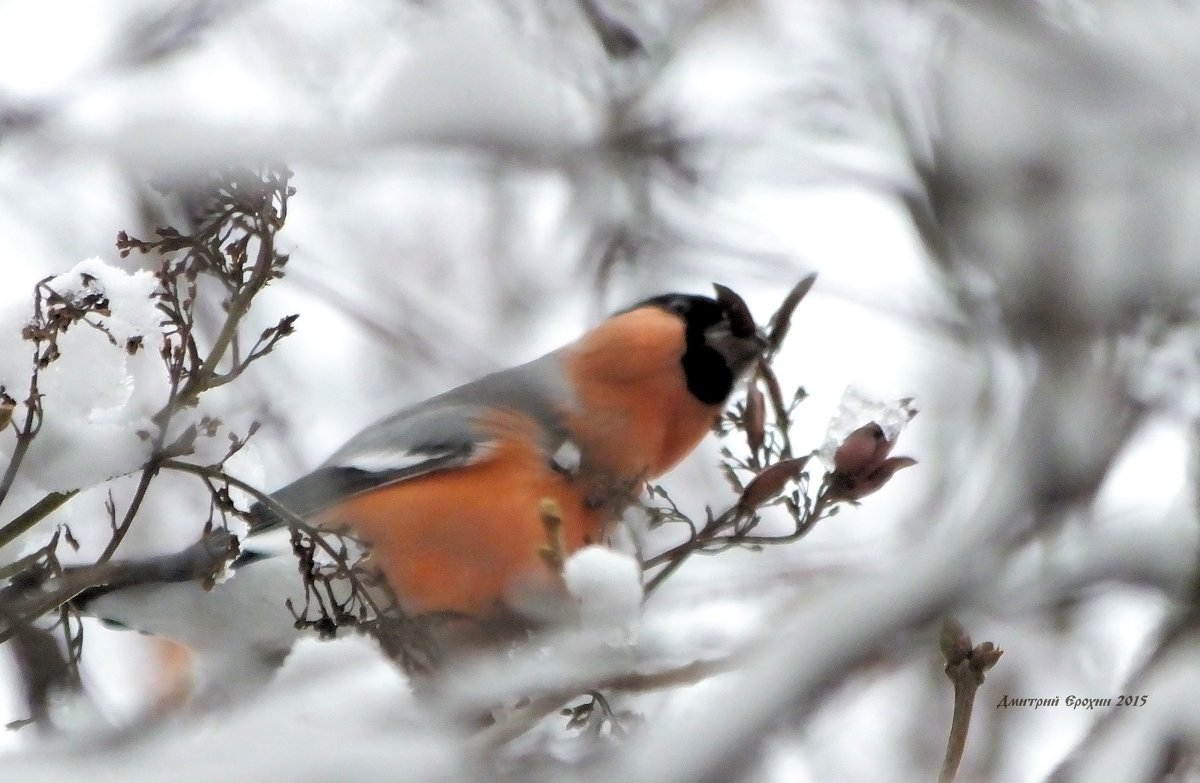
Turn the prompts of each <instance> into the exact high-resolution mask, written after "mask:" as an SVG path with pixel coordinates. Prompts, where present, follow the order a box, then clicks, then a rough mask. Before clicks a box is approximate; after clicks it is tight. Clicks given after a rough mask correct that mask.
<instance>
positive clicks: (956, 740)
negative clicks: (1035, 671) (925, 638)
mask: <svg viewBox="0 0 1200 783" xmlns="http://www.w3.org/2000/svg"><path fill="white" fill-rule="evenodd" d="M939 641H940V646H941V649H942V656H943V657H944V658H945V660H946V676H947V677H949V678H950V682H952V683H954V714H953V716H952V717H951V719H950V736H949V738H948V739H947V741H946V757H945V759H944V760H943V761H942V771H941V773H940V774H939V775H938V783H951V781H953V780H954V778H955V776H956V775H957V774H958V765H959V763H960V762H961V761H962V757H963V751H964V750H965V749H966V746H967V732H968V730H969V729H970V728H971V713H972V711H973V710H974V707H975V692H976V691H978V690H979V686H980V685H983V675H984V672H986V671H988V670H989V669H991V668H992V667H993V666H995V665H996V661H998V660H1000V656H1001V655H1003V654H1004V651H1003V650H1001V649H999V648H998V647H996V646H995V645H994V644H992V643H991V642H983V643H981V644H980V645H979V646H977V647H971V637H970V636H968V635H967V632H966V629H964V628H963V627H962V624H961V623H959V622H958V621H957V620H955V619H953V618H946V620H944V621H943V622H942V629H941V635H940V640H939Z"/></svg>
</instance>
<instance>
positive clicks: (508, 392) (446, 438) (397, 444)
mask: <svg viewBox="0 0 1200 783" xmlns="http://www.w3.org/2000/svg"><path fill="white" fill-rule="evenodd" d="M557 361H558V358H557V356H556V354H549V355H547V356H543V357H542V358H540V359H537V360H535V361H533V362H530V363H528V364H525V365H521V366H520V367H514V368H512V369H510V370H505V371H503V372H499V373H495V374H494V375H489V376H487V377H485V378H481V379H480V380H478V381H474V382H472V383H469V384H466V385H464V386H460V387H458V388H456V389H452V390H451V391H448V392H446V393H445V394H442V395H439V396H437V397H434V398H432V399H430V400H427V401H425V402H423V403H420V404H418V405H416V406H414V407H412V408H408V409H405V410H403V411H400V412H399V413H396V414H394V415H392V416H389V417H388V418H386V419H383V420H382V421H379V422H376V423H375V424H373V425H371V426H370V427H368V428H367V429H365V430H363V431H362V432H360V433H359V434H358V435H356V436H354V437H353V438H351V439H350V440H349V441H348V442H347V443H346V444H345V445H344V446H342V447H341V448H340V449H338V450H337V452H335V453H334V454H333V456H331V457H330V458H329V459H328V460H326V461H325V463H324V464H323V465H321V467H319V468H317V469H316V470H315V471H313V472H312V473H310V474H308V475H307V476H304V477H303V478H300V479H298V480H297V481H294V482H292V483H291V484H289V485H287V486H286V487H284V488H282V489H280V490H278V491H277V492H275V493H273V494H272V498H273V499H274V500H276V501H277V502H278V503H279V504H281V505H282V506H284V507H285V508H287V509H288V510H289V511H291V512H293V513H295V514H296V515H297V516H300V517H307V516H309V515H312V514H316V513H319V512H321V511H323V510H324V509H326V508H328V507H330V506H331V505H333V504H335V503H336V502H337V501H339V500H342V499H344V498H346V497H349V496H351V495H356V494H359V493H361V492H366V491H368V490H371V489H376V488H378V487H381V486H385V485H387V484H393V483H395V482H398V481H404V480H406V479H411V478H415V477H417V476H423V475H426V474H428V473H433V472H435V471H441V470H450V469H453V468H459V467H463V466H466V465H470V464H473V463H475V462H478V461H479V460H481V459H483V458H485V457H486V456H487V455H488V454H489V453H490V452H491V450H492V447H493V445H494V444H493V441H492V437H491V435H489V434H488V433H487V432H486V431H485V429H484V427H483V418H484V416H485V415H486V414H487V412H488V411H489V410H494V409H496V408H497V407H501V408H508V409H512V410H516V411H519V412H522V413H526V414H528V415H529V416H531V417H532V418H534V419H535V420H536V421H537V422H538V424H539V425H540V430H541V431H542V432H543V433H544V438H545V440H544V442H543V443H542V444H541V445H542V448H543V449H544V450H545V453H546V455H547V460H548V461H551V462H554V461H556V460H557V459H559V457H557V456H556V455H560V454H562V453H563V452H564V451H569V450H570V449H569V448H566V449H564V446H566V447H570V446H571V444H570V443H569V441H568V439H567V435H566V431H565V429H564V427H563V425H562V422H561V419H560V415H561V412H562V411H563V410H565V409H566V408H567V406H569V404H570V399H569V397H568V396H567V393H566V391H565V386H564V384H563V383H561V382H560V381H559V380H558V376H557V374H556V373H555V372H554V370H555V369H556V368H557ZM251 514H252V518H253V521H252V523H251V532H252V533H257V532H259V531H262V530H267V529H270V528H273V527H277V526H279V525H280V524H282V523H283V522H284V520H283V519H282V518H280V516H279V515H278V514H277V513H276V512H274V511H272V510H271V509H270V508H268V507H267V506H266V505H264V504H261V503H260V504H256V505H255V506H254V508H252V509H251Z"/></svg>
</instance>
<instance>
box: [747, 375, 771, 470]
mask: <svg viewBox="0 0 1200 783" xmlns="http://www.w3.org/2000/svg"><path fill="white" fill-rule="evenodd" d="M766 418H767V403H766V400H765V399H764V398H763V393H762V391H761V390H760V389H759V388H758V387H757V386H751V387H750V391H749V392H747V394H746V416H745V418H744V419H743V420H742V421H743V423H744V425H745V428H746V443H747V444H748V445H749V446H750V451H752V452H754V453H755V454H757V453H758V451H759V449H761V448H762V445H763V429H764V427H765V426H766V425H765V423H766Z"/></svg>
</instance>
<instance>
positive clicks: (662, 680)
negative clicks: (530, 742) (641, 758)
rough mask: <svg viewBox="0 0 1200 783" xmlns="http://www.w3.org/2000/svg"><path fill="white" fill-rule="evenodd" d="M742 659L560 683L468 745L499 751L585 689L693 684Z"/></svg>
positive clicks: (639, 690) (644, 688)
mask: <svg viewBox="0 0 1200 783" xmlns="http://www.w3.org/2000/svg"><path fill="white" fill-rule="evenodd" d="M738 660H739V658H738V657H737V656H729V657H726V658H718V659H715V660H711V661H692V662H690V663H686V664H683V665H682V666H677V667H675V668H673V669H665V670H663V671H658V672H649V673H645V674H643V673H639V672H620V673H616V674H611V675H609V676H607V677H602V678H601V679H600V680H599V681H594V680H593V681H589V682H590V684H586V685H585V684H583V682H582V681H581V682H580V683H578V684H576V685H567V686H565V687H560V688H557V689H556V690H555V691H554V692H552V693H547V694H545V695H542V696H538V697H536V698H533V699H530V700H529V702H527V703H526V704H523V705H522V706H520V707H518V708H516V709H514V710H512V711H511V712H509V713H508V714H506V715H505V716H504V717H503V718H502V719H501V720H498V721H496V722H495V723H494V724H492V725H490V726H488V727H487V728H484V729H482V730H480V731H478V732H476V733H475V735H474V736H472V737H471V739H470V740H469V741H468V743H467V745H468V747H469V749H470V750H472V751H474V752H476V753H487V752H489V751H495V750H497V749H499V748H501V747H503V746H504V745H505V744H507V743H508V742H511V741H512V740H514V739H516V738H517V737H519V736H521V735H522V734H524V733H525V732H527V731H529V730H530V729H531V728H533V727H534V725H536V724H537V723H538V721H540V720H542V719H543V718H545V717H546V716H548V715H551V714H553V713H554V712H556V711H557V710H558V709H559V708H560V707H561V706H562V705H563V704H565V703H567V702H569V701H570V700H571V699H574V698H576V697H577V696H578V695H579V694H580V693H583V692H585V691H589V690H591V691H599V690H620V691H628V692H631V693H645V692H648V691H654V690H661V689H663V688H674V687H677V686H680V685H693V684H695V683H698V682H701V681H703V680H706V679H708V678H710V677H715V676H717V675H718V674H724V673H725V672H729V671H733V669H734V668H735V664H736V663H737V662H738Z"/></svg>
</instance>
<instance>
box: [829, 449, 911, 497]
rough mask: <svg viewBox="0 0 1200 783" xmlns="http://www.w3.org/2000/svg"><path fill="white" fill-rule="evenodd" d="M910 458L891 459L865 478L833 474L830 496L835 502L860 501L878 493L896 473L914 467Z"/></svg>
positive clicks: (886, 460)
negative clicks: (873, 493)
mask: <svg viewBox="0 0 1200 783" xmlns="http://www.w3.org/2000/svg"><path fill="white" fill-rule="evenodd" d="M916 464H917V461H916V460H915V459H913V458H912V457H891V458H890V459H885V460H884V461H883V463H882V464H881V465H879V467H877V468H875V469H874V470H872V471H871V472H870V473H868V474H866V475H865V476H862V475H858V476H852V475H847V474H845V473H836V472H835V473H834V474H833V484H832V493H831V494H832V496H833V498H834V499H836V500H860V499H862V498H864V497H866V496H867V495H870V494H871V493H872V492H877V491H879V490H880V489H881V488H882V487H883V485H884V484H886V483H887V482H888V481H889V480H890V479H891V478H892V476H893V475H895V473H896V471H898V470H903V469H904V468H908V467H912V466H913V465H916Z"/></svg>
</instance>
